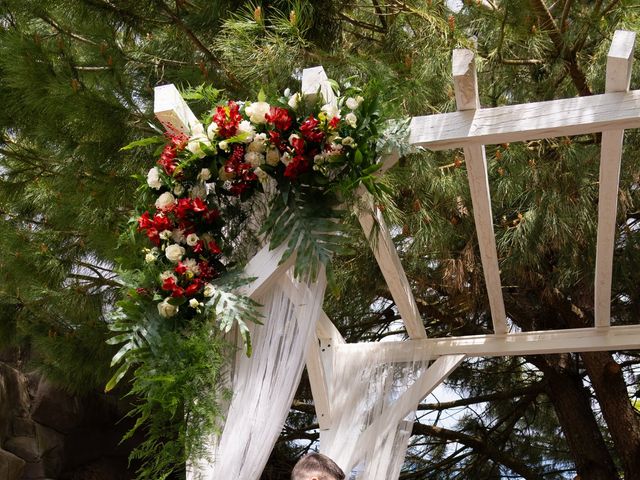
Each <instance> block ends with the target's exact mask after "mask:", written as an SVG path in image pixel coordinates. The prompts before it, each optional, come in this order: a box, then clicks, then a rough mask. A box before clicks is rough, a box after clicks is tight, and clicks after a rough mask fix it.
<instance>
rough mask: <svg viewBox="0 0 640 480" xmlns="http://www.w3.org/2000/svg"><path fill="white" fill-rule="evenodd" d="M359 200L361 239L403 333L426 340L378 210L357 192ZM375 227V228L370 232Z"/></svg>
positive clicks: (370, 201) (412, 299)
mask: <svg viewBox="0 0 640 480" xmlns="http://www.w3.org/2000/svg"><path fill="white" fill-rule="evenodd" d="M360 200H361V202H362V203H363V208H361V209H359V210H358V220H359V221H360V225H361V226H362V229H363V230H364V234H365V236H366V237H367V239H369V243H370V245H371V248H372V249H373V254H374V255H375V257H376V260H377V261H378V265H379V266H380V270H381V271H382V275H383V276H384V279H385V280H386V282H387V286H388V287H389V291H390V292H391V296H392V297H393V301H394V302H395V304H396V306H397V307H398V311H399V312H400V317H401V318H402V321H403V322H404V325H405V327H406V329H407V333H408V334H409V337H411V338H426V337H427V332H426V330H425V328H424V324H423V323H422V317H421V316H420V312H419V310H418V305H417V304H416V300H415V298H414V296H413V293H411V286H410V285H409V280H407V275H406V273H405V272H404V269H403V268H402V263H401V262H400V257H399V256H398V251H397V250H396V246H395V244H394V243H393V240H392V239H391V234H390V232H389V228H388V227H387V225H386V223H385V221H384V218H382V214H381V213H380V211H379V209H378V208H377V207H376V206H375V205H374V204H373V198H372V197H371V194H369V192H367V191H366V190H363V191H361V193H360ZM376 223H377V226H376V227H375V228H374V226H375V224H376ZM374 231H375V232H376V233H377V236H376V238H374V239H371V238H370V236H371V234H372V233H373V232H374Z"/></svg>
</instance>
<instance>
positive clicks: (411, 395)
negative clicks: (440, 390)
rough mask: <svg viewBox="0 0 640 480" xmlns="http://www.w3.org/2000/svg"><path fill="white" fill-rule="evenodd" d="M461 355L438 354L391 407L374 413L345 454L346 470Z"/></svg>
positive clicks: (441, 378)
mask: <svg viewBox="0 0 640 480" xmlns="http://www.w3.org/2000/svg"><path fill="white" fill-rule="evenodd" d="M464 358H465V355H447V356H442V357H440V358H438V359H437V360H436V361H435V362H434V363H433V364H432V365H430V366H429V368H427V370H426V371H425V372H423V373H422V375H421V376H420V377H419V378H418V379H417V380H416V382H415V383H414V384H413V385H411V386H410V387H409V388H408V389H407V390H406V391H405V392H404V393H403V394H402V395H401V396H400V398H398V399H397V400H396V401H395V402H394V403H393V408H387V410H386V411H385V412H384V413H383V414H382V415H381V416H380V417H378V419H377V420H375V421H374V422H373V423H372V424H371V425H369V426H368V427H367V429H366V430H365V431H364V432H363V433H362V435H360V437H359V438H358V441H357V444H356V445H355V448H354V451H353V453H352V454H351V455H350V456H349V458H350V460H351V462H352V464H351V465H349V466H348V467H347V468H346V471H350V470H351V469H352V468H353V467H354V466H355V463H356V462H358V461H359V460H361V459H362V458H364V457H365V455H366V453H367V451H366V449H367V448H368V447H369V446H370V445H374V444H375V437H376V436H386V435H389V434H390V433H391V432H392V430H394V429H397V428H398V425H399V423H400V422H401V421H402V419H403V418H405V417H406V416H407V415H408V414H409V413H410V412H412V411H414V410H415V409H416V408H417V405H418V404H419V403H420V401H421V400H422V399H423V398H424V397H426V396H427V395H429V393H431V392H432V391H433V390H434V389H435V388H436V387H437V386H438V385H440V384H441V383H442V382H444V380H446V378H447V377H448V376H449V374H451V372H453V371H454V370H455V369H456V368H457V367H458V365H460V363H461V362H462V361H463V360H464Z"/></svg>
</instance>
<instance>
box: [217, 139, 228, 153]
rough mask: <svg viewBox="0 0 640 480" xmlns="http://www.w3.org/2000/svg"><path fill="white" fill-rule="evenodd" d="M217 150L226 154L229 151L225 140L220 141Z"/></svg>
mask: <svg viewBox="0 0 640 480" xmlns="http://www.w3.org/2000/svg"><path fill="white" fill-rule="evenodd" d="M218 148H219V149H220V150H222V151H223V152H227V151H228V150H229V142H227V141H226V140H222V141H221V142H220V143H218Z"/></svg>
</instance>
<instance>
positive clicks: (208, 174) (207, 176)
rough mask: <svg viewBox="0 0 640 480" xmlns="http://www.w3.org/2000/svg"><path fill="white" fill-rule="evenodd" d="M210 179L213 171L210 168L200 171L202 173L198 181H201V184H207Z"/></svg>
mask: <svg viewBox="0 0 640 480" xmlns="http://www.w3.org/2000/svg"><path fill="white" fill-rule="evenodd" d="M210 178H211V170H209V169H208V168H203V169H202V170H200V173H199V174H198V180H200V181H201V182H206V181H207V180H209V179H210Z"/></svg>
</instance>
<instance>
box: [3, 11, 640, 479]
mask: <svg viewBox="0 0 640 480" xmlns="http://www.w3.org/2000/svg"><path fill="white" fill-rule="evenodd" d="M634 3H635V2H634V1H633V0H609V1H596V2H591V1H584V0H581V1H577V0H576V1H572V0H564V1H559V2H555V3H553V4H552V2H549V1H546V0H509V1H506V0H505V1H500V0H482V1H475V0H467V1H465V2H464V6H463V8H462V10H460V11H459V12H453V11H451V10H450V9H449V7H448V6H447V4H446V2H443V1H440V0H433V1H427V2H424V1H417V0H415V1H413V0H411V1H397V0H350V1H344V0H322V1H318V2H315V1H314V2H308V1H300V2H293V1H286V0H280V1H271V2H266V1H265V2H263V3H262V4H261V8H259V9H258V8H256V5H255V4H253V3H251V2H229V1H224V0H219V1H208V0H207V1H205V0H191V1H189V2H187V1H182V0H181V1H178V0H176V1H167V0H145V1H138V2H133V1H119V2H112V1H106V0H82V1H74V2H71V1H63V0H59V1H51V0H49V1H31V0H29V1H24V0H5V1H4V2H3V3H2V5H0V18H1V19H2V21H1V23H0V25H1V27H2V30H0V93H1V94H2V98H3V100H4V108H3V109H2V111H0V132H2V137H1V140H0V175H1V177H0V211H1V212H2V215H1V216H0V222H2V225H1V226H0V245H1V247H0V251H2V252H3V255H2V259H1V260H0V273H1V276H0V280H1V283H0V346H6V345H14V346H19V347H20V348H21V349H22V351H23V352H28V355H29V356H30V359H31V362H33V364H34V365H37V366H38V367H39V368H41V369H43V371H45V372H46V373H47V374H48V375H49V377H50V378H52V379H55V380H57V381H58V382H60V383H61V384H63V385H65V386H66V387H67V388H69V389H71V390H74V391H83V390H86V389H91V388H102V387H103V386H104V384H105V382H106V380H107V378H108V376H109V373H110V372H109V368H108V367H109V360H110V357H111V355H112V354H113V353H114V352H113V350H111V348H110V347H109V346H108V345H107V344H106V343H105V340H106V337H107V336H108V332H107V328H106V324H105V317H104V314H105V313H106V312H108V311H109V310H110V309H111V308H112V305H113V302H114V300H115V298H116V297H117V292H118V286H119V283H120V279H119V277H118V275H117V273H116V272H115V271H114V266H115V265H116V263H120V264H123V265H127V264H129V265H135V258H136V256H137V255H138V252H137V251H134V250H133V249H132V248H131V247H130V246H129V244H128V243H126V242H121V243H120V244H119V239H120V236H121V234H122V233H123V232H125V231H126V230H127V220H128V218H129V214H130V209H131V205H132V198H133V196H134V194H135V182H134V181H133V180H132V178H131V176H132V175H136V174H137V175H140V174H142V173H145V172H146V170H147V169H148V168H149V165H150V164H151V163H152V162H154V161H155V159H154V158H153V152H152V150H151V148H149V149H147V150H139V151H136V150H134V151H128V152H121V151H119V149H120V148H121V147H122V146H123V145H126V144H127V143H129V142H130V141H132V140H135V139H139V138H142V137H145V136H149V135H155V134H157V132H156V131H155V127H152V126H150V123H149V122H152V123H151V125H153V118H152V112H151V110H152V108H151V97H152V87H153V86H154V85H156V84H160V83H169V82H173V83H176V84H178V85H180V86H183V87H186V86H188V85H192V86H193V85H199V84H203V83H204V84H207V85H212V86H214V87H216V88H222V89H225V95H226V96H228V97H229V98H250V97H252V96H254V95H255V94H256V92H257V91H258V90H260V88H263V89H264V90H265V91H266V92H267V93H269V94H275V93H278V92H280V91H282V89H284V88H285V87H291V88H296V86H297V79H296V76H295V72H297V71H298V70H299V69H300V68H302V67H306V66H311V65H315V64H319V63H320V64H323V65H324V66H325V69H326V70H327V71H328V73H329V76H330V77H332V78H335V79H336V80H342V81H344V80H347V79H350V81H352V82H357V83H362V84H367V83H370V82H377V83H378V84H379V85H381V86H382V87H383V88H382V89H381V92H382V93H381V95H382V96H383V97H384V98H383V99H384V100H387V101H389V111H388V112H387V114H388V115H389V116H398V117H399V116H410V115H425V114H429V113H436V112H444V111H453V110H455V99H454V97H453V90H452V86H451V83H452V82H451V77H450V57H451V51H452V49H453V48H456V47H468V48H469V47H470V48H476V50H477V56H478V69H479V86H480V89H481V91H480V95H481V103H482V105H483V106H487V107H489V106H497V105H504V104H514V103H524V102H530V101H539V100H545V99H551V98H563V97H570V96H574V95H589V94H592V93H600V92H602V91H603V90H604V78H605V76H604V64H605V57H606V52H607V49H608V46H609V44H610V40H611V37H612V35H613V31H614V30H615V29H617V28H626V29H629V30H636V31H637V30H639V27H640V17H639V13H638V9H637V8H635V5H634ZM471 36H474V37H476V38H477V47H474V42H473V41H471V40H469V37H471ZM292 72H293V73H294V74H292ZM637 85H638V69H637V68H635V69H634V75H633V77H632V86H637ZM196 107H197V106H196ZM638 143H639V138H638V134H637V132H635V131H630V132H628V133H627V135H626V137H625V152H624V157H623V158H624V160H623V164H622V173H621V190H620V202H619V213H618V237H619V242H618V243H617V247H616V256H615V272H614V294H613V299H614V300H613V304H612V316H613V322H614V324H625V323H631V322H636V321H637V311H638V302H639V301H640V297H639V296H638V292H637V288H636V286H637V285H638V280H640V279H639V278H638V275H640V268H638V265H639V264H640V256H639V255H638V253H637V252H638V238H637V237H638V236H637V235H636V222H637V221H638V215H637V213H636V210H637V205H638V198H637V197H638V189H637V188H636V184H637V172H638V167H639V165H638V162H639V161H640V159H639V157H638V154H637V151H638V148H637V147H638ZM487 157H488V163H489V171H490V185H491V189H492V198H493V213H494V223H495V229H496V235H497V241H498V250H499V257H500V267H501V272H502V281H503V285H505V286H506V290H505V301H506V308H507V312H508V315H509V317H510V318H511V319H512V320H513V322H514V324H516V325H517V326H518V327H520V328H521V329H522V330H532V329H545V328H573V327H579V326H584V325H588V324H590V323H591V324H592V322H593V318H592V317H593V312H592V305H593V294H592V292H593V270H594V268H593V266H594V258H595V231H596V230H595V229H596V214H597V180H598V157H599V138H598V137H597V136H582V137H573V138H564V139H552V140H547V141H539V142H528V143H522V144H512V145H499V146H491V147H488V149H487ZM391 181H392V182H393V183H394V185H395V187H396V191H397V195H396V197H395V199H394V200H395V205H396V207H397V208H393V206H392V205H389V206H388V208H387V209H386V210H385V211H386V212H387V213H388V214H389V215H390V218H389V222H390V223H391V224H392V225H393V226H394V227H396V228H394V231H397V232H398V234H397V236H396V239H395V240H396V241H397V242H398V244H402V245H403V246H404V247H405V248H403V249H402V250H401V252H402V257H403V258H402V260H403V264H404V266H405V269H406V270H407V274H408V276H409V279H410V282H411V284H412V285H413V287H414V294H415V295H416V298H417V300H418V303H419V305H420V308H421V312H422V313H423V315H424V318H425V322H426V326H427V329H428V331H429V334H430V336H438V335H451V334H454V335H459V334H471V333H484V332H487V331H488V329H489V328H490V325H491V321H490V313H489V308H488V304H487V301H486V296H485V294H484V291H485V290H484V285H483V277H482V271H481V264H480V260H479V253H478V247H477V239H476V236H475V230H474V224H473V211H472V207H471V201H470V196H469V192H468V185H467V176H466V169H465V165H464V159H463V157H462V155H461V152H456V151H447V152H439V153H424V154H419V155H414V156H411V157H408V158H406V159H403V160H402V161H401V164H400V165H399V166H398V167H397V168H396V169H395V170H394V171H393V172H392V173H391ZM358 247H359V248H358V249H357V253H356V256H355V257H343V258H342V257H341V258H339V259H337V261H336V280H335V284H334V286H333V289H332V292H333V293H332V297H330V298H329V299H328V300H327V304H326V308H327V311H328V313H330V316H331V317H332V318H334V319H335V321H336V323H337V324H338V326H339V327H340V329H341V331H342V332H343V333H344V335H345V336H346V337H347V338H348V339H349V340H350V341H364V340H376V339H379V338H382V337H384V336H388V335H393V334H402V333H403V332H402V331H398V330H397V324H396V323H394V321H396V320H397V314H396V311H395V310H394V308H393V304H392V299H391V297H390V294H389V292H388V290H387V288H386V286H385V284H384V281H383V280H382V279H381V276H380V275H379V273H378V272H377V268H376V266H375V263H374V260H373V258H372V255H371V254H370V253H369V248H368V246H367V245H366V241H365V240H364V239H361V240H360V244H359V245H358ZM372 305H374V306H376V307H379V308H378V309H377V310H375V309H374V310H373V311H372ZM24 355H27V353H25V354H24ZM636 358H637V355H635V354H633V352H620V353H618V354H615V355H611V354H609V353H594V354H580V355H578V354H572V355H569V354H566V355H553V356H551V355H550V356H538V357H532V358H526V359H490V360H474V361H473V362H468V363H467V364H465V366H464V367H463V368H461V369H460V370H458V371H457V372H456V373H455V374H454V375H453V376H452V378H451V379H450V382H449V385H450V387H451V388H453V389H454V390H456V391H457V392H459V393H460V395H461V396H462V397H463V398H462V399H461V400H459V401H457V402H453V405H446V404H438V403H435V404H434V403H428V404H424V405H422V406H421V411H423V412H441V415H447V412H450V411H451V409H453V408H462V407H467V408H468V410H466V413H465V414H464V415H463V416H462V417H461V418H460V421H459V422H458V423H457V424H456V425H455V426H453V427H452V426H451V425H448V426H447V427H446V428H445V427H442V426H439V425H435V426H433V425H432V424H431V423H429V422H428V421H426V420H425V422H424V423H419V424H416V427H415V430H414V439H415V442H414V443H415V444H414V446H413V447H412V449H411V456H410V457H409V460H408V462H407V464H406V470H407V471H406V473H405V474H404V476H403V478H434V479H435V478H451V479H454V478H478V479H493V478H514V477H515V478H519V477H521V478H543V477H544V478H561V477H562V476H563V475H565V474H576V473H577V474H579V475H580V478H582V479H601V478H606V479H610V478H618V477H619V476H620V475H622V474H624V477H625V478H636V477H640V465H639V464H638V462H639V461H640V460H638V459H639V458H640V457H639V456H638V455H637V452H638V451H640V424H639V422H638V417H637V413H636V412H635V411H634V410H633V407H632V404H631V402H630V401H629V396H628V389H627V387H628V385H627V384H628V383H630V382H633V381H634V379H633V370H632V369H633V366H634V365H636V364H637V359H636ZM480 372H481V374H480ZM299 396H300V399H299V401H298V402H297V403H296V404H295V405H294V414H292V417H291V419H290V424H289V425H288V435H286V436H284V437H283V439H282V445H281V447H282V448H279V449H278V450H277V452H282V451H284V452H287V453H285V454H283V455H282V456H280V455H278V454H274V456H273V458H272V462H271V465H270V467H269V468H271V469H272V470H274V471H277V470H278V463H279V462H280V461H282V463H283V464H285V465H286V464H290V462H291V459H290V450H288V449H287V448H284V447H286V446H287V445H288V443H287V442H290V441H292V440H295V439H301V438H313V436H314V434H313V432H312V430H313V428H314V424H313V417H312V411H310V409H309V408H308V406H309V405H308V402H306V401H305V399H308V398H309V392H308V389H305V386H304V385H303V386H302V387H301V389H300V392H299ZM594 398H595V400H596V401H594ZM485 402H486V403H485ZM429 418H433V416H429ZM445 442H457V443H456V448H449V447H447V446H446V444H445ZM290 446H291V445H290ZM293 447H294V448H295V447H296V444H293ZM279 459H281V460H279Z"/></svg>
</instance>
